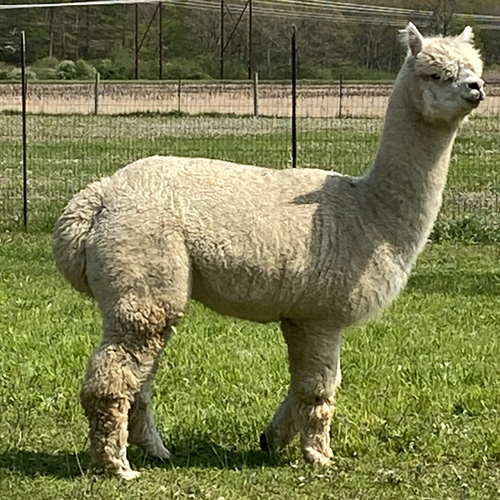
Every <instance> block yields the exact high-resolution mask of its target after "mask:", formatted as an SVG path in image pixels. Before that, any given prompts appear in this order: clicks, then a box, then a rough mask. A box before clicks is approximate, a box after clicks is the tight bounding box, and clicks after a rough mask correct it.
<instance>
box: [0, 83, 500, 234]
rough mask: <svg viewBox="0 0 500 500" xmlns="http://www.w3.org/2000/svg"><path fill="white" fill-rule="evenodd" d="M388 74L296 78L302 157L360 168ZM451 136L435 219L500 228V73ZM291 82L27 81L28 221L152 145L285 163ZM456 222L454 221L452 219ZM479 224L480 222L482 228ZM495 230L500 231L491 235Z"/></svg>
mask: <svg viewBox="0 0 500 500" xmlns="http://www.w3.org/2000/svg"><path fill="white" fill-rule="evenodd" d="M391 88H392V87H391V85H386V84H369V85H368V84H366V85H356V84H342V86H341V85H340V84H339V83H335V84H329V85H328V84H321V85H311V84H301V83H299V84H298V85H297V165H298V167H300V168H307V167H315V168H326V169H333V170H337V171H339V172H342V173H348V174H354V175H358V174H362V173H363V172H364V171H366V169H367V168H368V167H369V165H370V163H371V161H372V159H373V156H374V154H375V152H376V149H377V145H378V141H379V137H380V133H381V128H382V121H383V115H384V113H385V108H386V105H387V100H388V97H389V95H390V92H391ZM487 93H488V97H487V99H486V101H485V102H484V103H483V105H482V106H481V107H480V108H479V109H478V110H477V112H476V113H475V114H474V116H473V117H472V118H471V119H470V120H469V123H468V124H466V125H465V126H464V127H463V128H462V130H461V132H460V134H459V137H458V139H457V142H456V144H455V148H454V153H453V158H452V166H451V169H450V177H449V182H448V187H447V190H446V198H445V203H444V207H443V211H442V215H441V219H440V220H441V222H442V227H444V228H450V227H454V228H455V229H454V230H457V228H458V230H460V231H465V232H466V230H467V228H468V227H471V225H474V227H475V228H476V229H475V230H476V231H477V230H481V231H482V230H484V231H488V234H490V235H491V234H495V235H498V234H499V231H498V229H497V226H498V221H500V217H499V215H500V141H498V137H500V85H495V84H490V85H488V86H487ZM291 104H292V94H291V87H290V85H289V84H260V85H258V86H257V85H256V82H245V83H238V84H231V83H194V82H171V83H158V84H146V83H133V84H132V83H100V84H99V85H96V83H95V82H89V83H80V84H62V83H61V84H41V83H30V84H29V85H28V94H27V103H26V106H27V111H28V115H27V123H26V128H27V167H28V170H27V181H28V182H27V195H28V227H29V228H30V230H31V231H34V230H48V229H50V228H51V227H52V225H53V223H54V221H55V219H56V218H57V216H58V215H59V213H60V211H61V209H62V208H63V206H64V204H65V203H66V202H67V200H68V199H69V198H70V197H71V195H72V194H73V193H75V192H76V191H78V190H79V189H80V188H82V187H83V186H85V185H86V184H87V183H88V182H90V181H91V180H93V179H96V178H98V177H100V176H103V175H107V174H110V173H112V172H113V171H115V170H116V169H118V168H119V167H121V166H123V165H125V164H127V163H128V162H130V161H132V160H134V159H137V158H140V157H143V156H147V155H152V154H166V155H182V156H203V157H211V158H220V159H225V160H231V161H236V162H240V163H252V164H256V165H261V166H269V167H274V168H286V167H288V166H290V165H291V161H292V142H291V135H292V134H291V132H292V128H291V119H290V116H291V109H292V106H291ZM21 118H22V117H21V85H20V84H19V83H14V84H3V85H0V147H1V150H2V155H1V156H0V228H1V229H2V230H13V229H15V228H18V227H21V226H22V217H23V179H22V146H23V144H22V119H21ZM450 224H451V226H450ZM478 228H479V229H478ZM498 238H499V239H500V236H498Z"/></svg>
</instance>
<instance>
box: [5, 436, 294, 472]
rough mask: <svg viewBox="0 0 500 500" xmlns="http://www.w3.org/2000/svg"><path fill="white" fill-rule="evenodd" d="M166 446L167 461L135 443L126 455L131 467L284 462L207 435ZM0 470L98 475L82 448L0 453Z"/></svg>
mask: <svg viewBox="0 0 500 500" xmlns="http://www.w3.org/2000/svg"><path fill="white" fill-rule="evenodd" d="M169 449H170V450H171V451H172V460H171V461H169V460H167V461H163V460H158V459H155V458H152V457H150V456H149V455H147V454H146V453H145V452H143V451H142V450H141V449H140V448H138V447H136V446H131V447H130V448H129V450H128V457H129V460H130V463H131V465H132V468H134V469H142V468H144V467H147V468H148V467H159V468H165V469H168V468H170V467H176V468H177V467H180V468H190V467H197V468H210V469H213V468H219V469H241V468H254V467H262V466H264V465H268V466H275V465H279V464H281V463H285V461H284V459H283V458H280V457H271V456H269V455H268V454H267V453H266V452H264V451H261V450H260V449H255V450H244V451H239V450H237V449H234V448H233V449H230V448H228V447H224V446H221V445H219V444H216V443H215V442H213V441H212V440H210V439H209V438H206V439H204V438H201V439H196V438H188V439H186V440H185V441H183V440H179V444H173V443H169ZM2 473H3V474H5V473H10V474H13V475H23V476H28V477H36V476H45V477H53V478H59V479H70V478H75V477H79V476H82V475H86V474H89V473H90V474H94V473H95V474H98V475H99V474H100V472H99V471H97V470H96V469H93V467H92V462H91V459H90V455H89V453H88V452H86V451H85V452H81V453H78V454H75V453H69V452H60V453H47V452H37V451H28V450H9V451H4V452H0V474H2Z"/></svg>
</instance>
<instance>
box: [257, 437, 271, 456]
mask: <svg viewBox="0 0 500 500" xmlns="http://www.w3.org/2000/svg"><path fill="white" fill-rule="evenodd" d="M259 442H260V449H261V450H262V451H265V452H266V453H267V454H268V455H270V454H271V449H270V448H269V443H268V441H267V436H266V433H265V432H263V433H262V434H261V435H260V438H259Z"/></svg>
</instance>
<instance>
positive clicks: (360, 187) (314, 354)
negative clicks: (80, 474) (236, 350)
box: [54, 23, 484, 479]
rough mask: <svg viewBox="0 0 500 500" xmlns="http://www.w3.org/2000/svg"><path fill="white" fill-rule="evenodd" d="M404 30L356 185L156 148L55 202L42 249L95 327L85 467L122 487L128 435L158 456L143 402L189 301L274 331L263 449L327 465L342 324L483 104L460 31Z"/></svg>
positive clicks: (421, 236)
mask: <svg viewBox="0 0 500 500" xmlns="http://www.w3.org/2000/svg"><path fill="white" fill-rule="evenodd" d="M402 33H403V39H404V42H405V44H406V46H407V48H408V54H407V57H406V59H405V62H404V64H403V66H402V69H401V71H400V72H399V75H398V77H397V79H396V83H395V86H394V91H393V94H392V96H391V98H390V102H389V105H388V110H387V116H386V119H385V124H384V129H383V135H382V140H381V143H380V147H379V151H378V153H377V155H376V158H375V160H374V163H373V165H372V167H371V168H370V170H369V171H368V173H367V174H365V175H364V176H362V177H350V176H344V175H340V174H337V173H333V172H327V171H323V170H317V169H287V170H273V169H266V168H259V167H255V166H249V165H237V164H233V163H229V162H224V161H218V160H209V159H200V158H175V157H160V156H155V157H151V158H145V159H141V160H138V161H136V162H134V163H132V164H130V165H128V166H126V167H124V168H122V169H121V170H118V171H117V172H116V173H115V174H114V175H112V176H111V177H108V178H104V179H102V180H100V181H97V182H94V183H93V184H90V185H89V186H88V187H87V188H86V189H84V190H83V191H81V192H80V193H78V194H77V195H75V196H74V198H73V199H72V200H71V201H70V202H69V204H68V205H67V207H66V208H65V210H64V212H63V214H62V215H61V217H60V218H59V220H58V222H57V224H56V227H55V230H54V256H55V259H56V262H57V265H58V268H59V269H60V271H61V272H62V273H63V275H64V276H65V277H66V278H67V279H68V280H69V282H70V283H71V284H72V285H73V286H74V287H75V288H76V289H78V290H80V291H83V292H86V293H87V294H89V295H91V296H93V297H94V298H95V299H96V301H97V303H98V304H99V307H100V311H101V314H102V318H103V340H102V343H101V344H100V345H99V346H98V347H97V349H96V350H95V351H94V353H93V355H92V356H91V358H90V361H89V365H88V369H87V375H86V379H85V381H84V383H83V387H82V390H81V402H82V405H83V407H84V410H85V413H86V416H87V418H88V420H89V423H90V443H91V450H92V453H93V457H94V459H95V460H96V462H97V464H98V465H100V466H101V467H103V468H104V469H107V470H108V471H109V472H111V473H113V474H116V475H118V476H120V477H122V478H125V479H132V478H134V477H137V476H138V474H139V473H138V472H136V471H133V470H132V469H131V467H130V464H129V462H128V460H127V456H126V446H127V444H128V443H129V442H132V443H136V444H138V445H140V446H142V447H143V448H144V449H145V450H146V451H147V452H149V453H150V454H151V455H153V456H155V457H160V458H163V459H168V458H169V457H170V453H169V451H168V450H167V449H166V448H165V446H164V445H163V443H162V440H161V438H160V436H159V433H158V431H157V429H156V426H155V422H154V418H153V414H152V409H151V399H150V394H149V393H150V389H151V385H152V382H153V378H154V376H155V372H156V370H157V366H158V360H159V357H160V355H161V353H162V351H163V350H164V347H165V345H166V343H167V341H168V340H169V338H170V336H171V334H172V332H173V330H174V328H175V326H176V325H177V324H178V323H179V321H180V320H181V318H182V316H183V312H184V310H185V308H186V304H187V302H188V300H189V299H190V298H193V299H195V300H198V301H201V302H202V303H204V304H205V305H207V306H208V307H210V308H212V309H213V310H215V311H217V312H219V313H221V314H225V315H230V316H234V317H238V318H244V319H248V320H253V321H257V322H271V321H280V322H281V328H282V332H283V334H284V338H285V340H286V344H287V348H288V355H289V367H290V376H291V381H290V387H289V390H288V394H287V396H286V398H285V399H284V401H283V402H282V404H281V405H280V406H279V408H278V410H277V412H276V414H275V415H274V417H273V418H272V420H271V421H270V423H269V424H268V425H267V427H266V428H265V430H264V432H263V434H262V436H261V446H262V447H263V448H264V449H267V450H269V451H275V450H279V449H280V448H282V447H284V446H286V445H287V444H288V443H290V441H291V440H292V439H293V437H294V436H295V435H296V434H299V435H300V446H301V449H302V452H303V455H304V457H305V459H306V460H307V461H309V462H311V463H316V464H324V465H327V464H328V463H329V462H330V460H331V459H332V451H331V448H330V422H331V419H332V415H333V409H334V397H335V392H336V389H337V388H338V386H339V384H340V381H341V371H340V347H341V331H342V330H343V329H344V328H345V327H348V326H350V325H353V324H354V323H357V322H358V321H360V320H362V319H365V318H367V317H369V316H371V315H373V314H375V313H376V312H377V311H379V310H380V309H381V308H382V307H384V306H386V305H387V304H389V303H390V302H391V301H392V300H393V299H394V298H395V297H396V296H397V295H398V293H399V292H400V291H401V290H402V289H403V288H404V286H405V284H406V282H407V279H408V275H409V273H410V270H411V268H412V266H413V264H414V263H415V260H416V258H417V256H418V254H419V253H420V252H421V250H422V249H423V247H424V245H425V243H426V240H427V238H428V236H429V233H430V231H431V229H432V226H433V223H434V221H435V219H436V217H437V214H438V211H439V209H440V205H441V198H442V192H443V189H444V187H445V182H446V177H447V171H448V165H449V161H450V155H451V150H452V145H453V142H454V139H455V136H456V133H457V130H458V127H459V125H460V123H461V122H462V121H463V120H464V118H465V117H466V116H467V115H468V114H469V113H470V112H471V111H472V110H473V109H474V108H476V107H477V106H478V104H479V102H480V101H481V100H482V99H483V98H484V90H483V81H482V79H481V77H480V76H481V73H482V62H481V58H480V55H479V53H478V51H477V50H476V49H475V48H474V47H473V45H472V39H473V34H472V30H471V29H470V27H467V28H465V29H464V31H463V32H462V33H461V35H459V36H456V37H439V36H438V37H428V38H424V37H423V36H422V35H421V34H420V33H419V31H418V30H417V28H416V27H415V26H414V25H413V24H411V23H410V24H408V26H407V27H406V28H405V29H404V30H403V31H402Z"/></svg>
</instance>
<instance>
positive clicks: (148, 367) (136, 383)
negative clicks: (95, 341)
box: [81, 321, 170, 479]
mask: <svg viewBox="0 0 500 500" xmlns="http://www.w3.org/2000/svg"><path fill="white" fill-rule="evenodd" d="M105 323H106V321H105ZM169 334H170V328H163V329H161V330H159V331H152V332H146V331H142V330H137V329H131V328H130V325H128V328H127V329H124V330H118V329H116V328H114V329H110V328H109V327H106V326H105V335H104V340H103V343H102V344H101V346H100V347H98V349H97V350H96V351H95V353H94V354H93V355H92V357H91V359H90V363H89V367H88V370H87V376H86V380H85V382H84V384H83V387H82V391H81V402H82V405H83V407H84V410H85V413H86V415H87V418H88V420H89V424H90V444H91V450H92V455H93V458H94V460H95V462H96V464H97V465H99V466H100V467H103V468H104V469H106V470H107V471H109V472H110V473H112V474H115V475H117V476H120V477H122V478H123V479H133V478H135V477H137V476H138V475H139V473H138V472H135V471H133V470H132V469H131V467H130V464H129V462H128V460H127V456H126V448H127V443H128V438H129V416H130V412H131V409H132V408H133V405H134V402H136V401H137V398H136V396H137V394H138V393H139V392H140V390H141V388H142V387H143V385H144V384H145V383H147V381H148V379H149V378H150V377H151V375H152V373H154V370H155V367H156V365H157V358H158V356H159V354H160V353H161V351H162V350H163V348H164V346H165V344H166V342H167V340H168V337H169Z"/></svg>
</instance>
